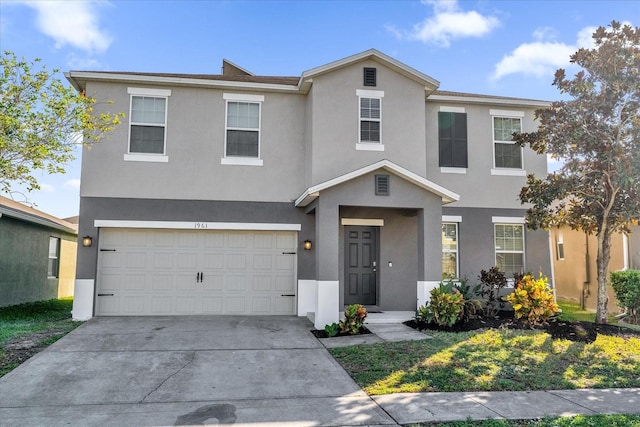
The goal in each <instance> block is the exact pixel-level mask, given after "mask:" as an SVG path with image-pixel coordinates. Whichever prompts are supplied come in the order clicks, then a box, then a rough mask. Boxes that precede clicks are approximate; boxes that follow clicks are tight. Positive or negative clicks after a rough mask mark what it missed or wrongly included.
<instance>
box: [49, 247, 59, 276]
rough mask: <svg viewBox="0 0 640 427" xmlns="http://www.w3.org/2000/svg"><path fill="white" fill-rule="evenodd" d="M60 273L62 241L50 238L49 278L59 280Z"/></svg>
mask: <svg viewBox="0 0 640 427" xmlns="http://www.w3.org/2000/svg"><path fill="white" fill-rule="evenodd" d="M59 273H60V239H59V238H57V237H49V263H48V264H47V277H49V278H52V279H57V278H58V276H59Z"/></svg>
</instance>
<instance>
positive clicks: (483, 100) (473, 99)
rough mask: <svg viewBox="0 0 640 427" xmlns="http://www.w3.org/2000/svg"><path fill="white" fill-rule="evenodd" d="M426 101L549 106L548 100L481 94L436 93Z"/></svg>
mask: <svg viewBox="0 0 640 427" xmlns="http://www.w3.org/2000/svg"><path fill="white" fill-rule="evenodd" d="M428 101H440V102H443V101H445V102H461V103H465V104H492V105H495V104H500V105H511V106H514V107H517V106H520V107H538V108H547V107H550V106H551V102H549V101H536V100H533V99H517V98H514V99H505V98H497V97H495V98H494V97H481V96H453V95H438V94H432V95H429V97H428V98H427V102H428Z"/></svg>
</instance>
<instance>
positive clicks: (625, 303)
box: [610, 270, 640, 324]
mask: <svg viewBox="0 0 640 427" xmlns="http://www.w3.org/2000/svg"><path fill="white" fill-rule="evenodd" d="M610 277H611V287H613V290H614V292H615V293H616V298H617V299H618V305H619V306H620V308H622V309H624V310H625V311H626V312H627V316H628V319H627V320H628V321H630V322H631V323H635V324H638V320H639V319H638V316H640V270H627V271H613V272H611V273H610Z"/></svg>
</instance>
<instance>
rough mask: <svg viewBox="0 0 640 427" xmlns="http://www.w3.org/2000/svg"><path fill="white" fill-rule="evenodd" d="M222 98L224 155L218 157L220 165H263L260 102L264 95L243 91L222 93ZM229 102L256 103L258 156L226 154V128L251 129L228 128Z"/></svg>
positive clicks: (262, 100)
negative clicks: (223, 101) (223, 103)
mask: <svg viewBox="0 0 640 427" xmlns="http://www.w3.org/2000/svg"><path fill="white" fill-rule="evenodd" d="M222 99H224V100H225V106H224V149H223V150H224V156H223V157H222V158H221V159H220V164H221V165H232V166H263V165H264V162H263V160H262V103H263V102H264V95H250V94H244V93H223V94H222ZM229 102H248V103H251V104H258V129H257V132H258V157H242V156H227V131H228V130H253V131H256V129H248V128H229V126H228V125H227V120H228V119H229Z"/></svg>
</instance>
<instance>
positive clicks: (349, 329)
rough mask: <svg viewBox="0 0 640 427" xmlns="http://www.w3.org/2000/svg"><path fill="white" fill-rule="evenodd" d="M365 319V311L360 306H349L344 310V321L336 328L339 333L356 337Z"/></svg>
mask: <svg viewBox="0 0 640 427" xmlns="http://www.w3.org/2000/svg"><path fill="white" fill-rule="evenodd" d="M366 317H367V309H366V308H365V307H364V306H363V305H361V304H351V305H349V306H347V308H346V309H345V310H344V319H342V320H341V321H340V323H339V324H338V326H339V327H340V331H341V332H345V333H349V334H351V335H357V334H358V333H359V332H360V329H361V328H362V325H363V324H364V319H365V318H366Z"/></svg>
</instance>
